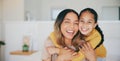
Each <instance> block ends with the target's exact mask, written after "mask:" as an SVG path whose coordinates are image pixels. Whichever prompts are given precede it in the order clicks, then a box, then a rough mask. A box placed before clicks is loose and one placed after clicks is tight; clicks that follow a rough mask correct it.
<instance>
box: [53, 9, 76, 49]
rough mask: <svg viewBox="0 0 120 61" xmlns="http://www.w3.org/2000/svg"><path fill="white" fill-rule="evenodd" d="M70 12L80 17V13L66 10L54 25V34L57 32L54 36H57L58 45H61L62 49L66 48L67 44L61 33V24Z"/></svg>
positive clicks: (59, 15) (60, 14)
mask: <svg viewBox="0 0 120 61" xmlns="http://www.w3.org/2000/svg"><path fill="white" fill-rule="evenodd" d="M70 12H73V13H74V14H76V16H78V13H77V12H76V11H75V10H73V9H65V10H63V11H61V12H60V13H59V14H58V16H57V18H56V21H55V24H54V32H55V33H54V34H55V37H56V40H57V43H58V44H59V45H61V46H62V47H65V46H66V44H65V39H64V36H63V34H62V32H61V24H62V22H63V21H64V18H65V16H66V15H67V14H68V13H70ZM73 39H74V37H73Z"/></svg>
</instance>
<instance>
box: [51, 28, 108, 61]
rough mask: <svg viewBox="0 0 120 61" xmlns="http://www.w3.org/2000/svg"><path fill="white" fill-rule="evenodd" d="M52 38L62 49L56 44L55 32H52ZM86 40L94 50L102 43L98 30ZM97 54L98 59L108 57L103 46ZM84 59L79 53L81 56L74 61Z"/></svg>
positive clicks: (98, 49)
mask: <svg viewBox="0 0 120 61" xmlns="http://www.w3.org/2000/svg"><path fill="white" fill-rule="evenodd" d="M50 38H51V40H52V42H53V44H54V45H55V46H56V47H60V46H59V45H58V44H57V42H56V38H55V35H54V32H52V33H51V34H50ZM85 39H86V41H88V42H89V43H90V44H91V45H92V47H93V48H95V47H96V46H97V45H98V44H99V42H100V41H101V35H100V34H99V32H98V31H97V30H95V29H94V30H93V31H92V33H91V35H90V36H88V37H86V38H85ZM95 52H96V55H97V56H98V57H101V58H102V57H103V58H104V57H106V49H105V47H104V46H103V44H102V45H101V46H100V47H98V48H97V49H95ZM84 58H85V57H84V55H83V54H82V53H81V52H80V51H79V54H78V55H77V57H76V58H74V59H73V60H72V61H82V60H83V59H84Z"/></svg>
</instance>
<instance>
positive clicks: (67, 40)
mask: <svg viewBox="0 0 120 61" xmlns="http://www.w3.org/2000/svg"><path fill="white" fill-rule="evenodd" d="M78 22H79V21H78V14H77V12H76V11H74V10H72V9H65V10H63V11H62V12H60V13H59V15H58V16H57V19H56V21H55V24H54V32H52V33H51V34H50V36H49V37H48V39H47V41H46V42H45V49H44V52H43V57H42V60H43V61H51V59H52V58H51V56H52V55H53V54H56V53H57V55H58V56H57V57H56V58H55V61H81V60H83V58H79V57H80V56H81V54H79V53H77V52H75V51H76V50H77V49H78V47H77V46H78V45H76V44H78V42H77V41H75V40H77V38H76V37H77V35H78V34H79V33H78ZM79 41H80V40H79ZM86 46H88V47H86ZM83 47H85V48H82V49H81V50H83V51H84V50H86V49H87V50H86V52H87V51H88V50H90V49H91V50H90V51H92V53H93V54H94V51H93V49H92V48H91V46H90V45H89V43H87V44H83ZM90 51H88V52H90ZM84 53H85V52H84ZM86 56H87V55H86ZM93 56H94V60H91V61H96V60H95V54H94V55H93ZM82 57H83V55H82Z"/></svg>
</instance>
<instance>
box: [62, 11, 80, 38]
mask: <svg viewBox="0 0 120 61" xmlns="http://www.w3.org/2000/svg"><path fill="white" fill-rule="evenodd" d="M61 32H62V34H63V36H64V37H65V39H67V40H72V39H73V37H74V36H75V34H76V33H77V32H78V16H77V15H76V14H75V13H73V12H70V13H68V14H67V15H66V16H65V18H64V20H63V22H62V24H61Z"/></svg>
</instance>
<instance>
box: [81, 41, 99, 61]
mask: <svg viewBox="0 0 120 61" xmlns="http://www.w3.org/2000/svg"><path fill="white" fill-rule="evenodd" d="M80 51H81V52H82V53H83V54H84V55H85V58H86V59H87V60H88V61H97V58H96V54H95V51H94V49H93V48H92V46H91V45H90V43H88V42H86V43H84V44H83V45H82V48H80Z"/></svg>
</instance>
